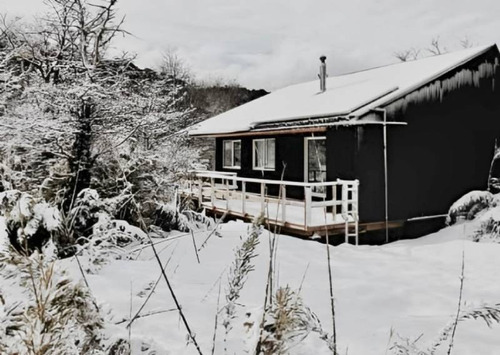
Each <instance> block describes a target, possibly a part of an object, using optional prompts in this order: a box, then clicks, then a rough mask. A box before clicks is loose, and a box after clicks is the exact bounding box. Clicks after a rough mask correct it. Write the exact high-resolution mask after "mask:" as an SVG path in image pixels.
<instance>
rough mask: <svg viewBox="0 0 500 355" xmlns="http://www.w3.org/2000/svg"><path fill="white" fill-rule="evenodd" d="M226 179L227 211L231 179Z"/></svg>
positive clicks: (227, 209)
mask: <svg viewBox="0 0 500 355" xmlns="http://www.w3.org/2000/svg"><path fill="white" fill-rule="evenodd" d="M224 181H225V182H226V211H228V212H229V179H225V180H224Z"/></svg>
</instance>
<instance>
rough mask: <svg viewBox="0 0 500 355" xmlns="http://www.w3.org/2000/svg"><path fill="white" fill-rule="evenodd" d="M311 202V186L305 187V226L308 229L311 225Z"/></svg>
mask: <svg viewBox="0 0 500 355" xmlns="http://www.w3.org/2000/svg"><path fill="white" fill-rule="evenodd" d="M311 203H312V194H311V187H310V186H306V187H304V227H305V229H306V230H307V227H309V226H310V225H311Z"/></svg>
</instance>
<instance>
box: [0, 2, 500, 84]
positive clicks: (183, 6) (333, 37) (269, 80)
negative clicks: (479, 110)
mask: <svg viewBox="0 0 500 355" xmlns="http://www.w3.org/2000/svg"><path fill="white" fill-rule="evenodd" d="M45 9H46V8H45V7H44V6H43V1H42V0H0V13H5V12H6V13H7V14H9V16H14V15H20V16H23V17H24V18H25V19H26V20H29V19H31V18H32V17H33V15H34V14H35V13H38V12H43V11H45ZM118 9H119V14H120V15H122V16H123V15H124V16H126V18H125V23H124V29H126V30H128V31H129V32H130V33H132V36H127V37H125V38H119V39H117V40H116V41H115V42H114V46H115V49H114V50H116V51H118V50H119V51H127V52H131V53H136V54H137V64H138V65H139V66H141V67H153V68H154V67H157V66H158V65H159V64H160V62H161V57H162V53H165V52H167V51H170V52H175V53H176V54H177V56H179V57H180V58H182V59H183V61H185V63H186V64H187V65H188V66H189V68H190V69H191V71H192V72H193V73H194V74H195V76H196V78H198V79H199V80H206V81H215V80H220V81H222V82H236V83H239V84H240V85H242V86H245V87H248V88H252V89H260V88H264V89H266V90H275V89H278V88H281V87H284V86H287V85H290V84H294V83H299V82H304V81H310V80H315V79H316V78H317V75H318V71H319V69H318V67H319V57H320V56H321V55H326V56H327V67H328V69H327V71H328V74H329V75H330V76H332V75H338V74H343V73H347V72H352V71H357V70H362V69H366V68H370V67H375V66H380V65H385V64H390V63H394V62H397V59H396V58H395V57H394V53H395V52H397V51H401V50H404V49H409V48H412V47H414V48H422V49H423V50H422V53H423V54H425V55H427V53H426V51H425V48H427V47H429V46H430V43H431V41H432V39H433V38H439V42H440V44H441V45H442V47H445V48H446V49H447V50H448V51H452V50H458V49H460V48H461V44H460V42H461V40H463V39H464V38H468V39H469V41H470V42H471V43H473V44H475V45H484V44H493V43H497V42H499V43H500V20H499V19H498V14H499V13H500V1H498V0H475V1H470V0H342V1H339V0H142V1H137V0H118Z"/></svg>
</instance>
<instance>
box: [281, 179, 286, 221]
mask: <svg viewBox="0 0 500 355" xmlns="http://www.w3.org/2000/svg"><path fill="white" fill-rule="evenodd" d="M281 219H282V220H283V224H285V223H286V185H281Z"/></svg>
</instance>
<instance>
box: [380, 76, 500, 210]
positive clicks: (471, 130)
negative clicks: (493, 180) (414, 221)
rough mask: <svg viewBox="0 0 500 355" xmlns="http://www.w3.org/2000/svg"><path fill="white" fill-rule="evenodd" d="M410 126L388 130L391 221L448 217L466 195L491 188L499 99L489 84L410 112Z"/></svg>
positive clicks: (499, 131) (498, 133)
mask: <svg viewBox="0 0 500 355" xmlns="http://www.w3.org/2000/svg"><path fill="white" fill-rule="evenodd" d="M405 119H406V121H407V122H408V126H407V127H399V128H389V139H388V147H389V148H388V152H389V196H390V204H389V207H390V217H391V219H406V218H408V217H417V216H429V215H435V214H443V213H446V212H447V211H448V208H449V207H450V205H451V204H452V203H453V202H454V201H455V200H456V199H458V198H459V197H460V196H461V195H463V194H464V193H466V192H468V191H471V190H475V189H481V190H484V189H486V188H487V179H488V172H489V167H490V163H491V159H492V157H493V149H494V145H495V139H497V138H499V137H500V97H499V96H498V93H497V94H496V97H494V96H493V95H491V83H490V85H484V86H482V87H481V88H467V89H462V90H460V91H457V92H454V93H452V94H450V95H448V97H446V98H445V99H444V100H443V102H442V103H430V104H427V105H420V106H415V107H412V108H410V109H408V110H407V112H406V114H405Z"/></svg>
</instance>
